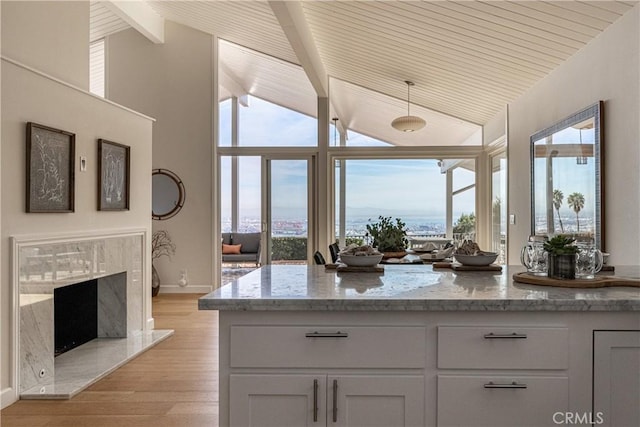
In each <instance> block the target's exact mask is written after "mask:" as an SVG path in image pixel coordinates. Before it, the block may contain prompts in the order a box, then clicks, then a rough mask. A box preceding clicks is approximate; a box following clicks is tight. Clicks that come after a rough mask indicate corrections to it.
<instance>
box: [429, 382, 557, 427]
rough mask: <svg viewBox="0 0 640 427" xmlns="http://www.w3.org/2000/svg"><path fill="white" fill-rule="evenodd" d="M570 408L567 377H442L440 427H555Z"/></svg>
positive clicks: (438, 411)
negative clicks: (555, 416)
mask: <svg viewBox="0 0 640 427" xmlns="http://www.w3.org/2000/svg"><path fill="white" fill-rule="evenodd" d="M514 383H515V384H514ZM568 407H569V379H568V378H567V377H532V376H517V377H512V376H508V377H507V376H499V377H496V376H456V375H438V407H437V408H438V409H437V419H438V426H492V427H494V426H495V427H498V426H509V427H513V426H524V425H527V426H538V427H541V426H555V425H557V424H556V423H554V419H553V415H554V414H555V413H558V412H560V413H562V414H564V413H566V412H567V411H568Z"/></svg>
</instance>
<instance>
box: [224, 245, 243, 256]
mask: <svg viewBox="0 0 640 427" xmlns="http://www.w3.org/2000/svg"><path fill="white" fill-rule="evenodd" d="M241 247H242V245H226V244H224V243H223V244H222V253H223V254H225V255H231V254H233V255H240V248H241Z"/></svg>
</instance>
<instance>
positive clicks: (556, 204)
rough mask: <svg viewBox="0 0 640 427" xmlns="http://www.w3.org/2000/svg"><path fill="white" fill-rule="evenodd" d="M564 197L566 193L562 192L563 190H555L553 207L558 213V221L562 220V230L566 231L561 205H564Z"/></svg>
mask: <svg viewBox="0 0 640 427" xmlns="http://www.w3.org/2000/svg"><path fill="white" fill-rule="evenodd" d="M563 199H564V194H562V191H561V190H558V189H556V190H553V207H554V209H555V210H556V212H557V213H558V221H560V231H561V232H562V233H564V226H563V225H562V217H561V216H560V206H562V200H563Z"/></svg>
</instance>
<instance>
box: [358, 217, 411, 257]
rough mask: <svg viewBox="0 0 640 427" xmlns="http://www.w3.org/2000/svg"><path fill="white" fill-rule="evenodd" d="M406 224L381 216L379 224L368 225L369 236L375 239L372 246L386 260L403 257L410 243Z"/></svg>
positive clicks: (396, 219) (397, 219)
mask: <svg viewBox="0 0 640 427" xmlns="http://www.w3.org/2000/svg"><path fill="white" fill-rule="evenodd" d="M405 225H406V224H405V223H404V222H402V220H400V218H395V221H393V220H392V219H391V217H390V216H388V217H384V216H382V215H381V216H379V217H378V222H374V223H372V224H367V236H370V237H371V238H372V239H373V242H371V245H372V246H374V247H376V248H378V251H380V252H382V253H383V254H384V256H385V258H391V257H402V256H404V255H405V254H406V251H405V249H406V248H407V244H408V243H409V242H408V240H407V232H406V230H405V229H404V227H405Z"/></svg>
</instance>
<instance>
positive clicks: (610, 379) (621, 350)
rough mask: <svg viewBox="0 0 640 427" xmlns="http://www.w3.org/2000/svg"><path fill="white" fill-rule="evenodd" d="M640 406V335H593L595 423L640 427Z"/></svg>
mask: <svg viewBox="0 0 640 427" xmlns="http://www.w3.org/2000/svg"><path fill="white" fill-rule="evenodd" d="M639 402H640V331H594V334H593V416H594V419H597V420H598V421H599V420H602V422H601V423H598V424H599V425H601V426H640V404H639ZM596 417H598V418H596Z"/></svg>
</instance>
